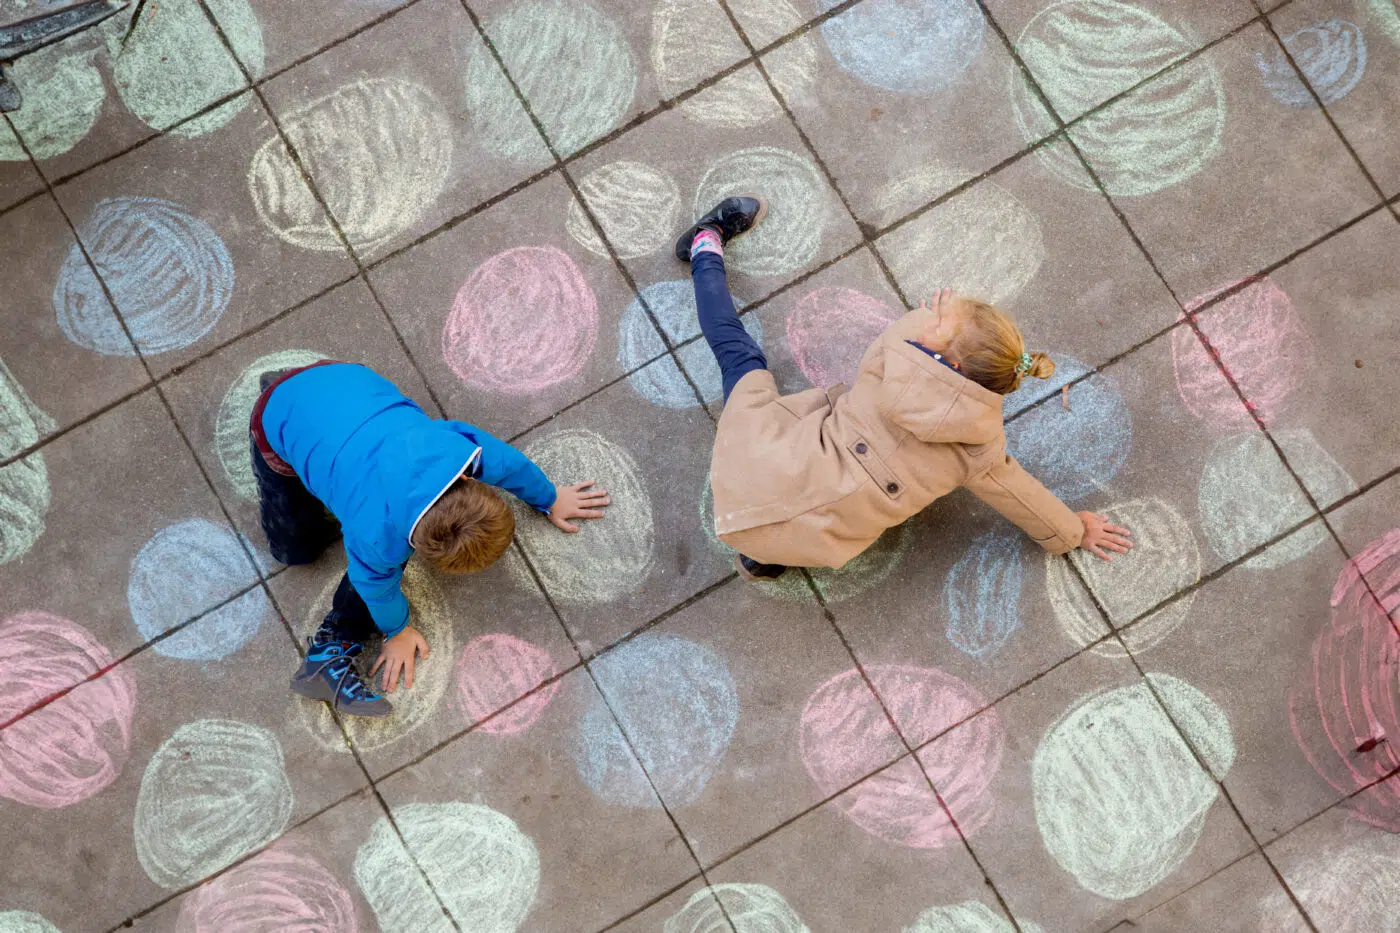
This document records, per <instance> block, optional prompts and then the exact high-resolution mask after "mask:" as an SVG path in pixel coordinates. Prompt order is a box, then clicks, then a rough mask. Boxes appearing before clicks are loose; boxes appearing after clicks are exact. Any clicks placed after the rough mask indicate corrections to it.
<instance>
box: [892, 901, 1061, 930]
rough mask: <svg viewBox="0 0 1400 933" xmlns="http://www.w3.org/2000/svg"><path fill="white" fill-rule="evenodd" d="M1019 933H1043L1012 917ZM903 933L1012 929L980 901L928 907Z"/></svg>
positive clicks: (1035, 926) (1038, 927)
mask: <svg viewBox="0 0 1400 933" xmlns="http://www.w3.org/2000/svg"><path fill="white" fill-rule="evenodd" d="M1016 923H1017V924H1019V925H1020V927H1021V933H1044V930H1042V929H1041V928H1040V926H1038V925H1037V924H1034V923H1031V922H1030V921H1029V920H1022V919H1021V918H1020V917H1017V918H1016ZM904 933H1015V927H1013V926H1012V925H1011V922H1010V921H1009V920H1007V919H1006V918H1005V917H1003V916H1002V915H1001V914H999V913H997V912H996V911H994V910H992V908H990V907H988V906H987V905H986V904H983V903H982V902H981V901H963V902H962V903H961V904H949V905H947V906H944V907H930V908H929V909H928V910H926V911H924V912H923V913H921V914H919V919H918V920H915V921H914V925H913V926H911V927H906V928H905V930H904Z"/></svg>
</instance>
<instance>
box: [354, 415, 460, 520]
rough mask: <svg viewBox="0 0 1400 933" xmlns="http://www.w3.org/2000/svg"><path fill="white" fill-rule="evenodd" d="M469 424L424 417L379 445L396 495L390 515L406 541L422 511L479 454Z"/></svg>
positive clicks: (435, 499) (428, 506)
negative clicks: (393, 483) (415, 424)
mask: <svg viewBox="0 0 1400 933" xmlns="http://www.w3.org/2000/svg"><path fill="white" fill-rule="evenodd" d="M468 430H469V427H468V426H467V425H464V424H460V423H458V422H454V421H424V422H423V423H422V424H420V425H418V426H415V427H414V428H413V429H412V430H409V431H404V432H402V433H400V434H396V435H394V436H392V437H391V438H389V439H387V440H385V441H384V443H383V444H382V445H381V446H380V450H379V454H380V458H381V460H380V463H382V464H384V465H386V466H389V467H390V469H389V470H386V471H385V474H384V475H385V476H393V477H394V482H395V489H396V495H395V496H394V497H392V498H388V499H386V501H388V502H389V503H391V509H392V514H391V515H390V519H391V520H392V521H393V523H394V528H395V530H396V531H398V532H399V533H401V534H402V535H403V538H404V540H405V541H407V539H408V537H409V535H410V534H411V532H412V531H413V527H414V526H415V525H416V524H417V523H418V520H419V518H421V517H422V516H423V513H424V512H426V511H428V509H429V508H430V507H431V506H432V504H433V503H434V502H436V501H437V500H438V499H439V498H441V496H442V494H443V493H444V492H446V491H447V488H448V487H449V486H451V485H452V484H453V483H454V482H456V481H457V477H459V476H461V475H462V472H463V471H464V470H466V469H467V467H469V466H471V465H472V463H473V461H474V460H475V459H476V458H478V457H480V455H481V446H480V445H479V444H477V442H476V440H475V439H474V438H472V437H471V436H470V434H469V433H468Z"/></svg>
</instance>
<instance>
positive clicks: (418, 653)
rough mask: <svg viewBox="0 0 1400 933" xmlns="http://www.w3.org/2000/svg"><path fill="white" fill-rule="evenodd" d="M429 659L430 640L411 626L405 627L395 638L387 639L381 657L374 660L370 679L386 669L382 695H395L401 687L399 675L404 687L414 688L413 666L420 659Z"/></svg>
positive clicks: (370, 670)
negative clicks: (401, 675) (382, 669)
mask: <svg viewBox="0 0 1400 933" xmlns="http://www.w3.org/2000/svg"><path fill="white" fill-rule="evenodd" d="M420 657H421V658H424V659H426V658H427V657H428V640H427V639H426V638H424V637H423V636H422V635H421V634H420V633H419V631H418V630H417V629H416V628H414V627H413V626H411V625H408V626H405V627H404V628H403V630H402V631H400V632H399V633H398V634H397V635H395V636H394V637H393V638H386V639H385V640H384V644H383V646H382V647H380V649H379V657H377V658H375V660H374V667H371V668H370V669H369V676H370V679H373V678H374V675H375V672H376V671H378V670H379V669H380V668H381V667H382V668H384V677H383V679H382V680H381V681H380V690H379V692H380V693H393V692H394V691H395V690H396V689H398V686H399V674H401V673H402V674H403V679H404V684H403V685H404V686H405V687H408V688H409V689H412V688H413V666H414V664H415V663H417V660H418V658H420Z"/></svg>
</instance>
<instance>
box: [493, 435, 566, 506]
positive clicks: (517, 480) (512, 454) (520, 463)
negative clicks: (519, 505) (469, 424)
mask: <svg viewBox="0 0 1400 933" xmlns="http://www.w3.org/2000/svg"><path fill="white" fill-rule="evenodd" d="M472 433H473V435H474V436H475V437H476V442H477V444H479V445H481V456H480V457H478V458H477V470H476V473H475V475H474V477H473V478H475V479H478V480H481V482H483V483H486V484H488V485H491V486H497V487H500V488H501V489H504V490H505V491H506V492H509V493H511V494H512V495H514V496H515V497H516V498H517V499H519V500H520V501H522V502H524V503H525V504H526V505H529V506H532V507H533V508H535V509H537V510H538V511H541V512H545V513H548V512H549V510H550V509H551V508H553V507H554V500H555V498H557V496H558V492H557V491H556V490H555V488H554V484H553V483H551V482H550V481H549V477H548V476H545V475H544V470H541V469H540V468H539V467H538V466H536V465H535V462H534V461H533V460H531V459H530V458H529V457H527V456H525V455H524V454H523V453H521V452H520V451H518V450H516V449H515V448H514V447H512V446H511V445H509V444H507V443H506V442H505V441H503V440H500V439H498V438H495V437H492V436H491V435H490V434H487V433H486V432H485V431H483V430H481V429H480V428H473V429H472Z"/></svg>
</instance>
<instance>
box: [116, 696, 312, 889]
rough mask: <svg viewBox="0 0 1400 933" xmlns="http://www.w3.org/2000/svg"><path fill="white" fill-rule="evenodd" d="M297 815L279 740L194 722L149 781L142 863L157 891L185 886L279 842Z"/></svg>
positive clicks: (141, 824) (164, 753)
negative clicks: (279, 835) (265, 846)
mask: <svg viewBox="0 0 1400 933" xmlns="http://www.w3.org/2000/svg"><path fill="white" fill-rule="evenodd" d="M291 815H292V785H291V784H290V783H289V782H288V781H287V773H286V770H285V768H284V765H283V760H282V746H281V744H280V743H279V742H278V741H277V736H275V735H273V734H272V733H271V732H269V731H267V730H266V729H264V728H262V727H260V726H254V725H250V724H248V723H245V722H236V721H233V720H227V719H201V720H198V721H196V722H191V723H186V724H185V725H183V726H181V727H180V728H178V729H176V730H175V732H174V734H173V735H171V736H170V738H168V739H166V740H165V742H164V743H163V744H162V745H161V746H160V748H158V749H157V750H156V753H155V754H154V755H153V756H151V761H150V764H148V765H147V766H146V773H145V775H143V776H142V778H141V792H140V794H139V796H138V797H137V799H136V816H135V819H134V821H133V833H134V835H135V839H136V857H137V858H138V859H140V861H141V867H142V868H144V869H145V870H146V874H147V875H148V876H149V877H150V879H151V880H152V881H154V882H155V883H156V884H158V885H160V886H161V887H163V888H179V887H184V886H185V885H188V884H193V883H195V882H196V881H199V880H200V879H201V878H205V877H207V876H209V875H211V874H213V873H214V872H216V871H218V870H219V869H221V868H223V867H225V866H226V865H230V864H232V863H233V862H235V861H237V860H238V859H240V858H242V857H243V856H244V855H246V854H247V853H249V852H251V851H253V850H254V849H256V848H257V847H258V846H261V845H262V844H264V843H266V842H268V841H270V840H272V839H274V838H276V837H277V835H278V834H280V833H281V832H282V830H283V829H284V828H285V827H286V825H287V820H288V819H290V818H291Z"/></svg>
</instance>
